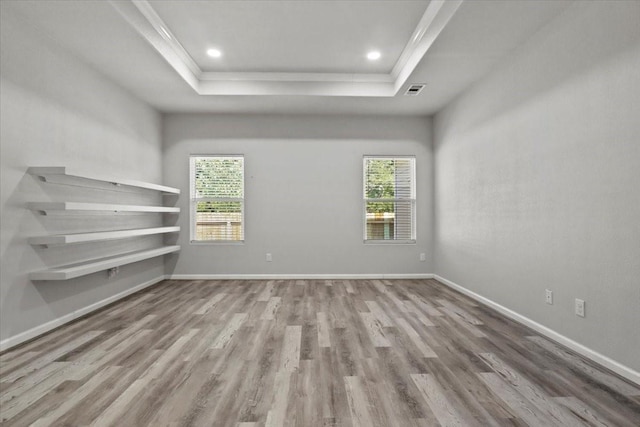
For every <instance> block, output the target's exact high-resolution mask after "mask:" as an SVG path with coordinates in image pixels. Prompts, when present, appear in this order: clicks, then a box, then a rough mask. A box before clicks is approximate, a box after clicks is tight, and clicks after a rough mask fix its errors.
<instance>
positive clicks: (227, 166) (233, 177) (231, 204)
mask: <svg viewBox="0 0 640 427" xmlns="http://www.w3.org/2000/svg"><path fill="white" fill-rule="evenodd" d="M190 161H191V165H190V171H191V240H192V241H243V240H244V157H243V156H192V157H191V160H190Z"/></svg>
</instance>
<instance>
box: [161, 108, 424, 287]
mask: <svg viewBox="0 0 640 427" xmlns="http://www.w3.org/2000/svg"><path fill="white" fill-rule="evenodd" d="M163 124H164V138H163V140H164V169H165V180H166V183H167V185H171V186H174V187H178V188H181V189H182V190H183V192H184V196H183V197H182V198H181V200H180V206H181V207H182V209H183V211H184V212H185V214H184V215H182V216H181V217H180V225H181V226H182V227H183V230H184V231H183V232H182V233H181V234H180V241H179V242H180V244H181V245H182V251H181V253H180V256H179V259H176V258H175V257H174V258H172V259H171V260H170V261H169V262H168V266H167V267H168V271H167V273H169V274H296V273H297V274H420V273H430V272H431V268H432V263H431V254H432V250H431V242H432V233H431V224H432V222H431V219H432V204H431V200H432V198H433V197H432V193H431V192H432V181H431V180H432V150H431V136H430V135H431V127H430V120H425V119H424V118H414V117H409V118H382V117H318V116H315V117H311V116H232V115H230V116H219V115H215V116H213V115H189V114H170V115H166V116H165V117H164V120H163ZM190 154H244V156H245V199H246V201H245V206H246V208H245V224H246V225H245V243H244V244H242V245H237V244H236V245H221V244H217V245H216V244H214V245H211V244H209V245H204V244H190V243H189V232H188V230H189V216H188V215H187V214H186V212H188V194H189V162H188V159H189V155H190ZM365 154H389V155H394V154H397V155H409V154H414V155H415V156H416V163H417V165H416V173H417V194H418V197H419V199H418V201H417V215H418V217H417V222H418V228H417V233H418V235H417V244H415V245H365V244H364V243H363V236H362V228H363V219H362V157H363V155H365ZM267 252H268V253H271V254H272V256H273V262H266V261H265V254H266V253H267ZM421 252H423V253H426V254H427V261H425V262H420V261H419V254H420V253H421Z"/></svg>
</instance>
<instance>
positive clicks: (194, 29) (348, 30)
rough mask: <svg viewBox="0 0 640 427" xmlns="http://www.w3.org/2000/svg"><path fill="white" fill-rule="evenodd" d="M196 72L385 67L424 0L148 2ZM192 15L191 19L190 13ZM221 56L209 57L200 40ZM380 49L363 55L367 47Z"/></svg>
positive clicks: (373, 69)
mask: <svg viewBox="0 0 640 427" xmlns="http://www.w3.org/2000/svg"><path fill="white" fill-rule="evenodd" d="M149 3H150V4H151V6H152V7H153V9H154V10H155V12H156V13H157V14H158V16H159V17H160V18H161V19H162V21H164V22H165V24H166V25H167V27H168V28H169V29H170V30H171V32H172V33H173V34H174V35H175V36H176V38H177V39H178V40H179V41H180V43H181V44H182V46H183V47H184V48H185V50H186V51H187V52H188V53H189V55H190V56H191V57H192V58H193V59H194V60H195V62H196V63H197V64H198V65H199V66H200V68H201V69H202V70H203V71H245V72H292V73H293V72H304V73H390V72H391V69H392V68H393V66H394V64H395V63H396V61H397V60H398V58H399V57H400V54H401V53H402V50H403V49H404V47H405V45H406V44H407V41H408V40H409V38H410V37H411V33H412V32H413V30H414V29H415V28H416V27H417V26H418V23H419V22H420V18H421V17H422V15H423V14H424V12H425V10H426V8H427V5H428V4H429V2H428V1H427V0H421V1H415V0H414V1H399V0H398V1H339V2H335V1H279V2H265V1H215V2H213V1H209V2H206V1H204V2H203V1H198V2H183V1H166V0H159V1H158V0H155V1H150V2H149ZM195 17H197V19H194V18H195ZM209 46H211V47H219V48H220V49H221V50H223V51H224V56H222V57H221V58H219V59H217V58H216V59H214V58H210V57H208V56H207V54H206V49H207V47H209ZM371 50H378V51H380V52H384V55H383V56H382V57H381V58H380V60H378V61H369V60H367V58H366V54H367V52H368V51H371Z"/></svg>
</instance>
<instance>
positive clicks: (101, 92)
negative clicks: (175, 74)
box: [0, 8, 164, 347]
mask: <svg viewBox="0 0 640 427" xmlns="http://www.w3.org/2000/svg"><path fill="white" fill-rule="evenodd" d="M1 19H2V21H1V25H0V29H1V58H0V62H1V69H0V72H1V83H0V85H1V88H0V93H1V97H0V110H1V111H2V114H1V115H0V128H1V133H0V150H1V151H0V153H1V155H0V158H1V162H2V164H1V174H2V175H1V177H0V181H1V185H0V203H1V204H0V216H1V221H0V227H1V228H0V231H1V245H0V246H1V255H0V258H1V261H0V263H1V273H0V274H1V280H0V316H1V317H0V342H1V343H2V347H6V346H8V345H13V344H16V343H17V342H19V341H21V340H23V339H25V338H29V337H30V336H31V335H32V334H33V333H37V332H44V331H46V330H47V329H48V328H49V327H51V326H54V325H56V324H57V322H58V320H60V319H63V320H64V319H67V320H68V319H70V318H73V316H74V315H75V314H74V313H77V312H78V311H80V312H82V311H83V310H85V309H86V308H87V307H90V306H91V305H93V304H96V303H98V302H99V301H103V300H105V299H108V298H112V297H113V296H114V295H117V294H120V293H122V292H126V291H128V290H130V289H131V288H133V287H135V286H138V285H140V284H143V283H147V282H149V281H153V280H155V279H157V278H158V277H162V275H163V273H164V266H163V260H162V259H161V258H159V259H154V260H149V261H144V262H140V263H136V264H132V265H129V266H124V267H122V268H121V271H120V274H119V275H118V276H116V277H114V278H112V279H108V278H107V275H106V273H96V274H93V275H90V276H86V277H82V278H77V279H73V280H70V281H65V282H31V281H29V280H28V279H27V274H28V273H29V272H31V271H34V270H39V269H43V268H46V267H48V266H56V265H64V264H67V263H71V262H74V261H79V260H85V259H91V258H96V257H100V256H105V255H108V254H113V253H118V252H125V251H129V250H136V249H143V248H146V247H150V246H155V245H156V244H158V243H159V242H157V240H158V239H157V238H156V237H149V238H142V239H135V240H134V239H127V240H119V241H111V242H103V243H100V244H96V243H91V244H89V243H87V244H77V245H70V246H68V247H51V248H48V249H44V248H41V247H34V246H31V245H29V244H27V238H28V237H30V236H37V235H47V234H57V233H62V232H74V231H77V232H82V231H93V230H107V229H125V228H135V227H145V226H152V225H156V224H158V223H159V222H160V221H162V218H160V217H159V216H158V215H157V214H155V215H148V214H147V215H93V216H88V215H73V216H42V215H38V214H35V213H33V212H31V211H29V210H27V209H26V208H25V205H26V203H27V202H29V201H62V200H69V201H89V202H91V201H93V202H97V201H100V202H109V201H111V202H117V203H134V202H135V203H137V204H145V203H154V202H157V201H158V197H160V196H158V195H157V194H155V193H146V192H143V193H137V194H130V193H119V192H114V191H95V190H89V189H86V188H80V187H72V186H67V185H56V184H48V183H43V182H40V181H38V180H37V179H35V178H34V177H32V176H30V175H26V174H25V172H26V170H27V167H29V166H68V167H72V168H73V167H75V168H77V169H79V170H82V171H88V172H91V173H94V174H100V175H108V176H116V177H117V176H120V177H124V178H131V179H137V180H141V181H150V182H158V183H159V182H160V181H161V178H162V170H161V141H160V130H161V126H160V120H161V117H160V115H159V114H158V113H157V112H155V111H154V110H152V109H151V108H149V107H148V106H146V105H145V104H143V103H142V102H139V101H138V100H136V99H134V98H132V97H131V96H130V95H128V94H127V93H126V92H125V91H124V90H122V89H120V88H119V87H118V86H116V85H114V84H112V83H111V82H109V81H107V80H106V79H105V78H103V77H102V76H101V75H100V74H99V73H98V72H96V71H95V70H93V69H91V68H90V67H88V66H87V65H85V64H83V63H82V62H80V61H78V60H76V59H75V58H74V57H72V56H69V55H68V54H66V53H65V52H64V51H62V50H60V49H59V48H58V47H57V46H56V45H55V43H54V42H53V41H51V40H49V39H47V38H45V37H41V36H39V35H38V33H37V31H36V30H35V29H33V28H30V27H29V24H28V23H25V22H23V21H22V20H21V18H20V17H19V16H16V15H13V14H12V13H11V12H10V11H8V10H5V9H4V8H3V9H2V18H1Z"/></svg>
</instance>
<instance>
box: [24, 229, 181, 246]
mask: <svg viewBox="0 0 640 427" xmlns="http://www.w3.org/2000/svg"><path fill="white" fill-rule="evenodd" d="M178 231H180V227H179V226H177V225H176V226H171V227H155V228H137V229H132V230H115V231H100V232H92V233H74V234H56V235H53V236H39V237H30V238H29V243H30V244H32V245H45V246H49V245H64V244H69V243H83V242H98V241H101V240H114V239H125V238H127V237H137V236H149V235H152V234H164V233H176V232H178Z"/></svg>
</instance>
